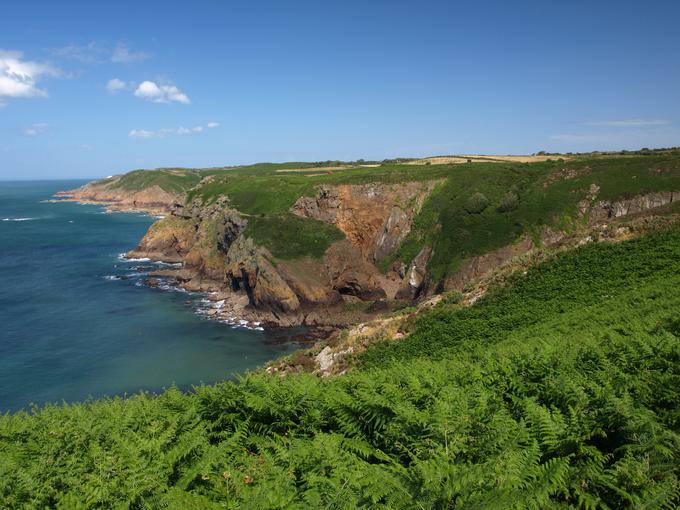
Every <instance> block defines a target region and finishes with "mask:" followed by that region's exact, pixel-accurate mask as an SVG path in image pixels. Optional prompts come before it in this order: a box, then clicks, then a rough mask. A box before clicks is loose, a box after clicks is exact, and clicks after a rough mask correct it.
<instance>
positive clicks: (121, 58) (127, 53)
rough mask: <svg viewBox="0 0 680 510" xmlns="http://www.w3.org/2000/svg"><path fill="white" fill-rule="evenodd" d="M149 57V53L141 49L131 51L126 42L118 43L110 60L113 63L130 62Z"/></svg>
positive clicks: (140, 60)
mask: <svg viewBox="0 0 680 510" xmlns="http://www.w3.org/2000/svg"><path fill="white" fill-rule="evenodd" d="M149 58H151V55H149V54H148V53H145V52H143V51H132V50H131V49H130V48H129V47H128V46H127V45H126V44H124V43H118V44H117V45H116V47H115V48H114V50H113V53H112V55H111V62H113V63H115V64H132V63H134V62H142V61H144V60H147V59H149Z"/></svg>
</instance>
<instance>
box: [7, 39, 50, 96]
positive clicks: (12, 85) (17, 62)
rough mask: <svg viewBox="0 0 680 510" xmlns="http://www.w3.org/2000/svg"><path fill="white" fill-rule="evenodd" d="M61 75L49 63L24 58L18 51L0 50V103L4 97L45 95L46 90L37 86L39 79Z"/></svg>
mask: <svg viewBox="0 0 680 510" xmlns="http://www.w3.org/2000/svg"><path fill="white" fill-rule="evenodd" d="M62 75H63V72H62V71H61V70H60V69H58V68H56V67H54V66H52V65H51V64H49V63H46V62H34V61H30V60H24V58H23V53H22V52H20V51H6V50H0V104H4V103H5V102H6V98H30V97H47V95H48V94H47V90H46V89H44V88H39V87H38V83H39V82H40V80H42V79H43V78H44V77H47V76H52V77H59V76H62Z"/></svg>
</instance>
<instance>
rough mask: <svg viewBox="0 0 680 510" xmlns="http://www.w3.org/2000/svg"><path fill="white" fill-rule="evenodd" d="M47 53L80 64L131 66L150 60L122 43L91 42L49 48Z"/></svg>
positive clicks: (140, 52)
mask: <svg viewBox="0 0 680 510" xmlns="http://www.w3.org/2000/svg"><path fill="white" fill-rule="evenodd" d="M47 51H49V53H50V54H51V55H52V56H53V57H54V58H57V59H63V60H75V61H77V62H80V63H81V64H103V63H104V62H107V61H108V62H113V63H114V64H133V63H136V62H143V61H144V60H148V59H150V58H151V55H150V54H149V53H147V52H145V51H138V50H133V49H131V47H130V46H129V45H128V44H126V43H123V42H119V43H117V44H116V45H115V46H113V47H112V46H111V45H110V44H107V43H101V42H96V41H91V42H89V43H87V44H69V45H67V46H61V47H59V48H50V49H48V50H47Z"/></svg>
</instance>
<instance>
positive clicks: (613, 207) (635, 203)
mask: <svg viewBox="0 0 680 510" xmlns="http://www.w3.org/2000/svg"><path fill="white" fill-rule="evenodd" d="M678 199H680V191H661V192H657V193H647V194H645V195H638V196H636V197H632V198H626V199H621V200H614V201H609V200H601V201H599V202H598V201H596V200H595V199H593V200H588V199H586V200H584V201H582V202H581V203H580V204H579V210H580V212H581V214H582V215H585V214H587V215H588V221H589V222H590V223H591V224H594V223H598V222H601V221H606V220H608V219H612V218H621V217H622V216H628V215H631V214H638V213H641V212H644V211H648V210H650V209H655V208H657V207H661V206H664V205H667V204H670V203H672V202H673V201H675V200H678Z"/></svg>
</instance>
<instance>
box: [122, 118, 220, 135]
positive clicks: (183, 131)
mask: <svg viewBox="0 0 680 510" xmlns="http://www.w3.org/2000/svg"><path fill="white" fill-rule="evenodd" d="M210 124H213V125H212V126H210ZM217 125H219V124H218V123H217V122H210V123H208V124H207V125H206V126H194V127H192V128H187V127H184V126H180V127H178V128H161V129H159V130H157V131H149V130H146V129H133V130H132V131H130V132H129V133H128V136H129V137H130V138H165V137H166V136H171V135H178V136H183V135H191V134H200V133H203V132H204V131H205V130H206V129H207V128H211V127H212V128H214V127H217Z"/></svg>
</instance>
